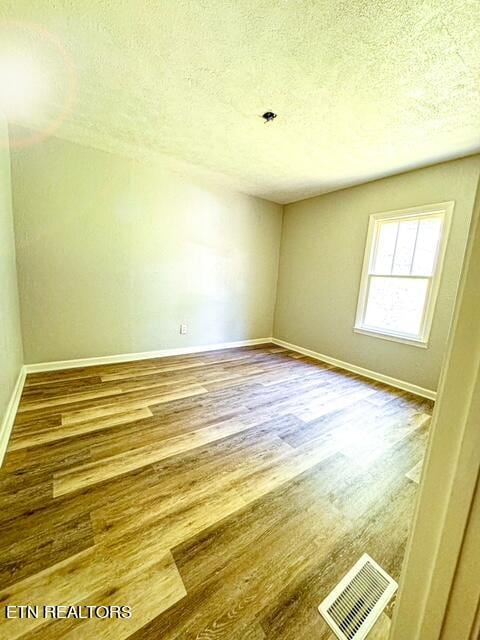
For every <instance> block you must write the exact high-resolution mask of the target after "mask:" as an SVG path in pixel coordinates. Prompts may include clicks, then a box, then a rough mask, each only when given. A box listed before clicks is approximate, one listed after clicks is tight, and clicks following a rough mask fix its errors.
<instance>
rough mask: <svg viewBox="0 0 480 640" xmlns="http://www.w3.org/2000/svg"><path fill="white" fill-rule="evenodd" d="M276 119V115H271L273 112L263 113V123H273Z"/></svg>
mask: <svg viewBox="0 0 480 640" xmlns="http://www.w3.org/2000/svg"><path fill="white" fill-rule="evenodd" d="M276 117H277V114H276V113H273V111H265V113H264V114H263V116H262V118H263V119H264V120H265V122H273V120H275V118H276Z"/></svg>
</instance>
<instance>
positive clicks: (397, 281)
mask: <svg viewBox="0 0 480 640" xmlns="http://www.w3.org/2000/svg"><path fill="white" fill-rule="evenodd" d="M453 205H454V203H453V202H442V203H440V204H434V205H428V206H426V207H415V208H413V209H406V210H403V211H392V212H390V213H375V214H373V215H371V216H370V224H369V227H368V237H367V246H366V249H365V259H364V264H363V272H362V280H361V284H360V295H359V299H358V309H357V318H356V322H355V328H354V331H356V332H359V333H366V334H368V335H374V336H378V337H380V338H386V339H389V340H396V341H399V342H406V343H407V344H414V345H417V346H423V347H426V346H427V342H428V337H429V334H430V328H431V325H432V319H433V311H434V307H435V301H436V297H437V293H438V287H439V284H440V276H441V271H442V263H443V258H444V255H445V249H446V245H447V237H448V231H449V227H450V219H451V215H452V211H453Z"/></svg>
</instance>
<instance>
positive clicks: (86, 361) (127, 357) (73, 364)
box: [25, 338, 273, 373]
mask: <svg viewBox="0 0 480 640" xmlns="http://www.w3.org/2000/svg"><path fill="white" fill-rule="evenodd" d="M269 342H270V343H271V342H273V338H255V339H254V340H239V341H237V342H220V343H218V344H208V345H200V346H196V347H178V348H173V349H160V350H158V351H142V352H140V353H122V354H118V355H114V356H99V357H95V358H79V359H76V360H59V361H57V362H38V363H36V364H26V365H25V370H26V372H27V373H41V372H43V371H60V370H62V369H77V368H79V367H92V366H94V365H99V364H114V363H116V362H133V361H134V360H148V359H150V358H166V357H168V356H181V355H187V354H189V353H202V352H203V351H217V350H218V349H234V348H235V347H249V346H252V345H256V344H267V343H269Z"/></svg>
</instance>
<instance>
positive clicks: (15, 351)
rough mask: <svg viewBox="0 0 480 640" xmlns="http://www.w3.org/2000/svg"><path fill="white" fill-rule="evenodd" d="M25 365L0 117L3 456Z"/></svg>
mask: <svg viewBox="0 0 480 640" xmlns="http://www.w3.org/2000/svg"><path fill="white" fill-rule="evenodd" d="M22 365H23V351H22V337H21V333H20V314H19V304H18V291H17V272H16V266H15V241H14V236H13V219H12V197H11V187H10V156H9V152H8V136H7V126H6V123H5V121H4V119H3V118H1V117H0V458H1V451H3V444H4V442H3V439H2V429H1V426H2V422H3V419H4V418H5V414H6V410H7V406H8V403H9V401H10V398H11V396H12V392H13V389H14V387H15V382H16V380H17V377H18V374H19V372H20V369H21V367H22Z"/></svg>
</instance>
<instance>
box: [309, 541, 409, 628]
mask: <svg viewBox="0 0 480 640" xmlns="http://www.w3.org/2000/svg"><path fill="white" fill-rule="evenodd" d="M397 587H398V585H397V583H396V582H395V580H393V579H392V578H391V577H390V576H389V575H388V573H386V572H385V571H384V570H383V569H382V567H380V566H379V565H378V564H377V563H376V562H375V560H372V558H371V557H370V556H369V555H367V554H366V553H365V554H364V555H363V556H362V557H361V558H360V560H359V561H358V562H357V563H356V564H355V565H354V566H353V567H352V568H351V569H350V571H349V572H348V573H347V575H346V576H345V577H344V578H343V579H342V580H341V581H340V582H339V583H338V585H337V586H336V587H335V589H334V590H333V591H332V592H331V593H330V594H329V595H328V596H327V597H326V598H325V600H324V601H323V602H322V604H321V605H320V606H319V607H318V610H319V611H320V613H321V614H322V616H323V617H324V618H325V620H326V621H327V623H328V625H329V626H330V627H331V629H332V630H333V632H334V634H335V635H336V636H337V638H340V640H363V639H364V638H366V636H367V634H368V632H369V631H370V629H371V628H372V627H373V625H374V624H375V621H376V620H377V618H378V616H379V615H380V614H381V613H382V611H383V609H384V608H385V606H386V605H387V603H388V601H389V600H390V598H391V597H392V596H393V594H394V593H395V591H396V590H397Z"/></svg>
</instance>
